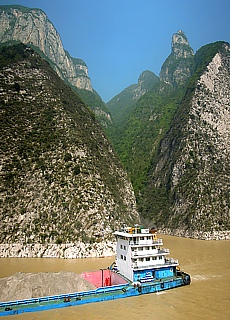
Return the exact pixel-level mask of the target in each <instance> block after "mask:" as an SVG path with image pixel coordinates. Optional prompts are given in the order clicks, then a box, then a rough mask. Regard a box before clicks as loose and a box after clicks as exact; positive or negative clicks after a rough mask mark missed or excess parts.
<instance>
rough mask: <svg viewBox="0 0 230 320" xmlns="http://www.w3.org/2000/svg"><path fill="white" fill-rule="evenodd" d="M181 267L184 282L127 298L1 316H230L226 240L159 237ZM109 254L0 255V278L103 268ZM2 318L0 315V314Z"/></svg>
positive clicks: (170, 319)
mask: <svg viewBox="0 0 230 320" xmlns="http://www.w3.org/2000/svg"><path fill="white" fill-rule="evenodd" d="M160 237H161V238H162V239H163V242H164V247H165V248H168V249H170V252H171V255H170V256H171V257H173V258H175V259H178V260H179V263H180V267H181V270H184V271H185V272H188V273H189V274H190V275H191V277H192V283H191V285H189V286H185V287H180V288H176V289H172V290H169V291H164V292H162V293H158V294H157V293H156V294H155V293H153V294H149V295H142V296H138V297H133V298H126V299H119V300H115V301H106V302H101V303H92V304H88V305H83V306H77V307H68V308H64V309H56V310H51V311H42V312H37V313H27V314H26V313H25V314H22V315H17V316H10V317H6V319H8V320H10V319H12V320H13V319H19V320H20V319H23V320H24V319H25V320H32V319H33V320H35V319H36V320H37V319H39V320H41V319H42V320H46V319H49V320H52V319H55V320H59V319H78V320H86V319H90V320H115V319H116V320H117V319H119V320H123V319H132V320H149V319H151V320H158V319H159V320H165V319H167V320H175V319H176V320H182V319H183V320H185V319H186V320H199V319H208V320H217V319H220V320H227V319H228V320H229V319H230V241H229V240H225V241H224V240H223V241H205V240H195V239H186V238H179V237H172V236H167V235H161V236H160ZM113 259H114V258H113V257H109V258H97V259H96V258H91V259H52V258H49V259H46V258H1V259H0V267H1V268H0V277H6V276H9V275H12V274H14V273H15V272H18V271H21V272H58V271H61V270H65V271H74V272H76V273H80V272H82V271H85V270H96V269H100V268H104V267H105V268H106V267H108V266H109V265H110V264H111V263H112V261H113ZM3 318H4V317H2V318H1V319H3Z"/></svg>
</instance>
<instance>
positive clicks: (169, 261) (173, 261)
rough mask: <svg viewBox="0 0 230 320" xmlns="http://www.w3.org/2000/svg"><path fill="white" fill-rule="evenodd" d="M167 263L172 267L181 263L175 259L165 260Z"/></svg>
mask: <svg viewBox="0 0 230 320" xmlns="http://www.w3.org/2000/svg"><path fill="white" fill-rule="evenodd" d="M165 263H166V264H167V265H170V264H179V261H178V260H175V259H173V258H170V259H165Z"/></svg>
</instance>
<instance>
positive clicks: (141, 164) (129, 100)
mask: <svg viewBox="0 0 230 320" xmlns="http://www.w3.org/2000/svg"><path fill="white" fill-rule="evenodd" d="M189 68H190V69H191V70H190V69H189ZM193 69H194V56H193V50H192V49H191V48H190V46H189V44H188V40H187V38H186V36H185V34H184V33H183V32H182V31H178V33H176V34H174V35H173V37H172V52H171V54H170V55H169V57H168V58H167V60H166V61H165V63H164V64H163V66H162V69H161V76H160V77H161V80H159V78H158V77H157V76H155V75H154V74H152V75H151V78H150V77H149V76H147V77H143V76H145V72H144V73H143V75H141V76H140V78H139V81H138V86H137V85H133V86H131V87H129V88H127V89H125V90H124V91H123V92H122V93H121V94H119V95H118V96H116V97H114V98H113V99H112V100H111V101H110V102H109V103H108V104H107V106H108V109H109V111H110V112H111V115H112V119H115V121H114V123H115V125H112V126H110V127H109V129H110V131H109V132H108V135H109V137H110V139H111V141H112V142H113V144H114V147H115V149H116V151H117V153H118V154H119V157H120V159H121V161H122V163H123V164H124V166H125V168H126V169H127V171H128V173H129V175H130V177H131V181H132V184H133V187H134V190H135V194H136V197H137V200H138V202H139V200H140V198H142V192H143V189H144V188H145V183H146V178H147V172H148V170H149V167H150V165H151V161H152V159H153V158H154V156H155V154H156V152H157V149H158V146H159V143H160V141H161V139H162V138H163V137H164V135H165V133H166V132H167V130H168V129H169V127H170V124H171V121H172V119H173V116H174V112H175V110H176V109H177V107H178V104H179V103H180V101H181V99H182V97H183V94H184V92H185V88H186V83H187V82H188V79H189V76H190V75H191V72H192V70H193ZM187 70H189V73H186V72H187ZM147 75H148V74H147ZM176 76H177V77H176ZM143 78H144V79H146V80H148V79H149V78H150V79H151V81H145V82H144V83H146V82H147V84H148V85H147V86H146V85H145V88H146V90H142V91H141V90H140V89H139V90H137V87H138V88H141V85H142V83H143ZM170 79H174V80H173V81H171V80H170ZM175 81H177V82H175ZM135 92H142V93H143V94H142V95H141V96H140V95H137V96H135V94H134V93H135ZM134 97H136V99H134Z"/></svg>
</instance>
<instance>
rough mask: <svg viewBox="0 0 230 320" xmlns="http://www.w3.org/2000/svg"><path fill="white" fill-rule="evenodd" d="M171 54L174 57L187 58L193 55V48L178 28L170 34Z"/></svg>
mask: <svg viewBox="0 0 230 320" xmlns="http://www.w3.org/2000/svg"><path fill="white" fill-rule="evenodd" d="M172 55H173V56H174V57H175V58H188V57H191V56H193V55H194V53H193V49H192V48H191V47H190V45H189V42H188V39H187V37H186V35H185V33H184V32H183V31H182V30H178V31H177V32H176V33H174V34H173V36H172Z"/></svg>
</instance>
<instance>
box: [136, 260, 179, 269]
mask: <svg viewBox="0 0 230 320" xmlns="http://www.w3.org/2000/svg"><path fill="white" fill-rule="evenodd" d="M170 265H172V266H175V265H176V266H177V265H179V262H178V260H174V259H170V261H165V263H162V264H149V265H147V264H145V265H140V264H137V263H133V264H132V265H131V268H133V269H150V268H161V267H165V266H170Z"/></svg>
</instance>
